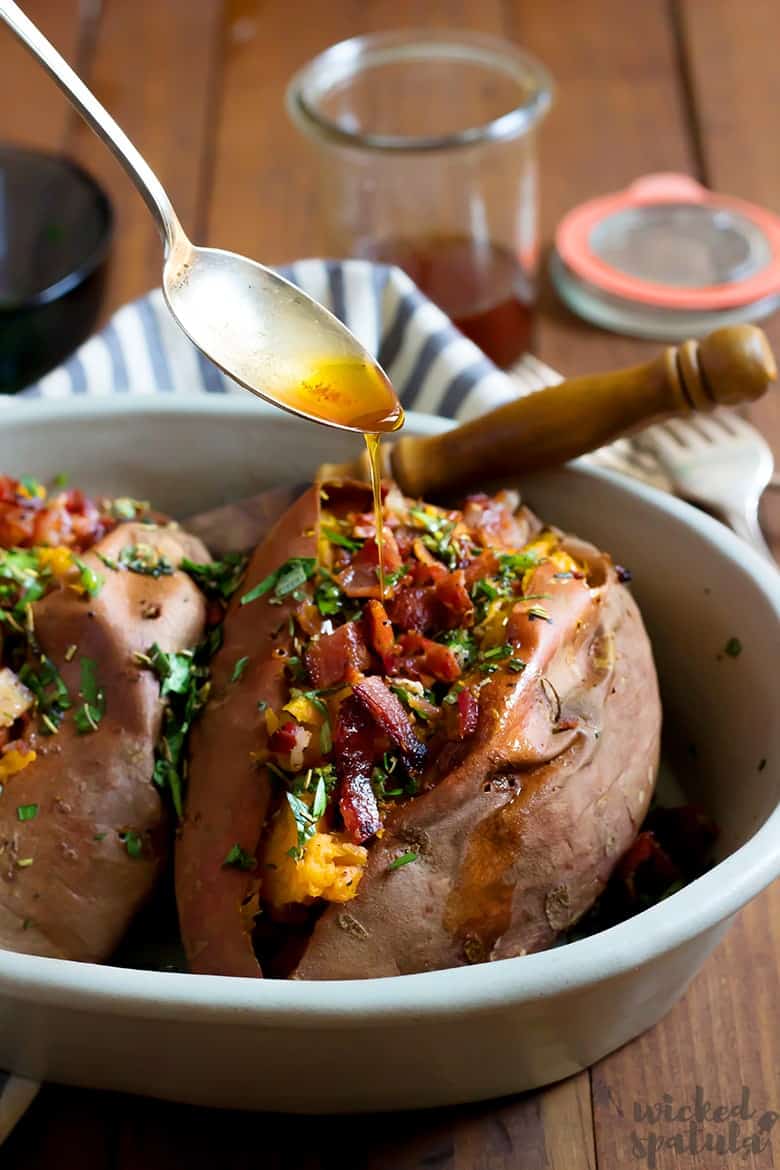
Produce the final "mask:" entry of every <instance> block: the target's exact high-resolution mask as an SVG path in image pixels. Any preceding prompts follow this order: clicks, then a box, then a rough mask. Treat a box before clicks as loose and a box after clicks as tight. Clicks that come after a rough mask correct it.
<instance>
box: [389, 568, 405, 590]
mask: <svg viewBox="0 0 780 1170" xmlns="http://www.w3.org/2000/svg"><path fill="white" fill-rule="evenodd" d="M409 571H410V566H409V565H400V566H399V567H398V568H397V569H393V571H392V572H391V573H385V587H386V588H387V589H394V588H395V587H396V585H398V583H399V582H400V581H403V579H404V577H405V576H406V575H407V573H408V572H409Z"/></svg>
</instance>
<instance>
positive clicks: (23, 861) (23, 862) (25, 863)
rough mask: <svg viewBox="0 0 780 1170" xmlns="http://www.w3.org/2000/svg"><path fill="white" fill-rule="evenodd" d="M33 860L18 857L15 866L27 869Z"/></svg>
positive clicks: (31, 858)
mask: <svg viewBox="0 0 780 1170" xmlns="http://www.w3.org/2000/svg"><path fill="white" fill-rule="evenodd" d="M34 860H35V858H34V857H20V858H19V859H18V860H17V862H16V864H17V866H18V868H19V869H27V868H28V867H29V866H31V865H32V863H33V861H34Z"/></svg>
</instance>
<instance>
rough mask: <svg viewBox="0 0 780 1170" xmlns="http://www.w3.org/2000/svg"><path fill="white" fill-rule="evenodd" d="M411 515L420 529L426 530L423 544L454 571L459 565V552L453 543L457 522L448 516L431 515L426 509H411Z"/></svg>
mask: <svg viewBox="0 0 780 1170" xmlns="http://www.w3.org/2000/svg"><path fill="white" fill-rule="evenodd" d="M409 515H410V516H411V517H412V519H413V520H414V521H415V523H416V524H417V526H418V528H422V529H424V530H425V535H424V536H423V537H422V542H423V544H424V545H425V547H426V548H427V549H428V550H429V552H432V553H433V554H434V556H436V557H438V558H439V559H440V560H442V561H444V563H445V565H447V567H448V568H450V569H454V568H456V566H457V563H458V550H457V548H456V546H455V544H454V542H453V539H452V534H453V533H454V531H455V521H454V520H448V519H447V517H446V516H439V515H431V513H430V512H427V511H426V510H425V508H420V507H418V508H410V509H409Z"/></svg>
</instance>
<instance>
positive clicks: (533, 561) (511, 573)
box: [498, 552, 539, 581]
mask: <svg viewBox="0 0 780 1170" xmlns="http://www.w3.org/2000/svg"><path fill="white" fill-rule="evenodd" d="M498 564H499V572H500V575H501V577H502V578H504V579H505V581H506V580H507V579H511V578H514V577H517V576H519V575H520V574H522V573H525V572H527V571H528V569H533V568H535V567H536V566H537V565H538V564H539V554H538V553H535V552H519V553H499V554H498Z"/></svg>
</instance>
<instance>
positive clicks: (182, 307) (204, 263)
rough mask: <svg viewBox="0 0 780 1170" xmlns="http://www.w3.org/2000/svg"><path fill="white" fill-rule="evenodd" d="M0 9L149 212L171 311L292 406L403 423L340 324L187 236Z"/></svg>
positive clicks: (262, 270) (71, 77)
mask: <svg viewBox="0 0 780 1170" xmlns="http://www.w3.org/2000/svg"><path fill="white" fill-rule="evenodd" d="M0 19H2V20H3V21H5V23H6V24H7V25H8V27H9V28H10V29H11V30H12V32H14V33H15V34H16V36H17V37H18V38H19V40H20V41H21V43H22V44H23V45H24V47H25V48H26V49H28V50H29V52H30V53H32V55H33V56H34V57H35V58H36V60H37V61H38V62H39V63H40V64H41V65H42V66H43V68H44V69H45V70H46V72H47V73H48V74H49V75H50V76H51V77H52V78H53V79H54V81H56V83H57V84H58V85H59V87H60V89H62V91H63V92H64V93H65V95H66V97H67V98H68V100H69V101H70V102H71V104H72V105H73V106H75V108H76V109H77V110H78V111H79V113H80V114H81V115H82V117H83V118H84V120H85V121H86V122H87V123H88V125H89V126H90V127H91V128H92V129H93V130H94V131H95V133H96V134H97V135H98V137H99V138H101V139H102V140H103V142H105V144H106V146H108V147H109V149H110V150H112V151H113V153H114V154H115V155H116V157H117V159H118V160H119V162H120V163H121V164H122V166H123V167H124V169H125V171H126V172H127V174H128V175H129V176H130V178H131V179H132V181H133V182H134V183H135V185H136V187H137V188H138V190H139V192H140V193H141V196H142V197H143V200H144V202H145V203H146V206H147V207H148V208H149V210H150V212H151V213H152V215H153V216H154V219H155V220H156V222H157V226H158V229H159V232H160V235H161V236H162V240H163V244H164V248H165V267H164V270H163V292H164V295H165V299H166V302H167V304H168V307H169V309H170V310H171V312H172V314H173V316H174V318H175V320H176V321H177V322H178V324H179V325H180V326H181V328H182V329H183V330H184V332H185V333H186V334H187V336H188V337H189V339H190V341H192V342H193V343H194V344H195V345H196V346H197V347H198V349H199V350H201V352H202V353H204V354H205V355H206V357H207V358H210V359H211V361H213V362H214V363H215V364H216V365H217V366H219V367H220V369H222V370H224V372H225V373H226V374H228V375H229V376H230V377H231V378H233V379H234V380H235V381H236V382H238V383H239V385H241V386H243V387H245V388H246V389H247V390H251V391H252V393H253V394H257V395H258V396H259V397H260V398H264V399H265V400H266V401H267V402H270V403H272V404H273V405H275V406H280V407H282V409H284V410H288V411H290V412H291V413H293V414H297V415H300V416H301V417H303V418H306V419H311V420H314V421H315V422H320V423H326V424H328V425H329V426H335V427H338V428H340V429H342V430H350V431H360V432H363V433H373V434H380V433H382V432H385V431H394V430H397V429H398V428H399V427H400V426H401V425H402V424H403V417H404V416H403V411H402V409H401V405H400V403H399V401H398V399H397V397H396V395H395V392H394V391H393V388H392V386H391V384H390V380H389V378H388V377H387V375H386V374H385V372H384V370H382V368H381V366H379V365H378V364H377V362H376V361H375V360H374V358H373V357H372V356H371V355H370V354H369V353H368V351H367V350H366V349H365V348H364V347H363V346H362V345H361V344H360V342H359V341H358V339H357V338H356V337H355V336H354V334H352V333H351V332H350V331H349V329H347V327H346V326H345V325H343V324H342V323H341V322H340V321H339V320H337V318H336V317H334V316H333V315H332V313H329V312H328V310H327V309H325V308H323V306H322V305H320V304H318V303H317V302H316V301H315V300H314V299H313V298H312V297H310V296H308V295H307V294H306V293H303V292H301V291H300V289H297V288H296V287H295V285H293V284H291V283H290V282H289V281H288V280H285V279H284V278H283V277H281V276H279V275H278V274H277V273H275V272H273V271H272V270H271V269H270V268H266V267H264V265H262V264H258V263H256V262H255V261H254V260H249V259H248V258H247V257H245V256H238V255H236V254H235V253H233V252H224V251H221V250H220V249H218V248H199V247H196V246H195V245H194V244H192V243H191V242H190V240H189V239H188V238H187V236H186V234H185V232H184V230H183V228H182V226H181V224H180V223H179V220H178V217H177V216H176V212H175V211H174V209H173V205H172V203H171V201H170V199H169V198H168V195H167V193H166V191H165V189H164V187H163V185H162V183H161V182H160V180H159V179H158V178H157V176H156V175H155V173H154V171H153V170H152V168H151V167H150V166H149V164H148V163H147V161H146V159H145V158H144V157H143V156H142V155H141V154H140V152H139V151H138V150H137V149H136V147H135V146H134V145H133V143H132V142H131V141H130V139H129V138H128V137H127V135H126V134H125V133H124V131H123V130H122V129H121V128H120V127H119V126H118V125H117V123H116V122H115V121H114V119H113V118H112V117H111V115H110V114H109V113H108V111H107V110H106V109H105V108H104V107H103V106H102V105H101V104H100V102H99V101H98V100H97V98H96V97H95V95H94V94H93V93H92V92H91V91H90V90H89V89H88V88H87V86H86V85H85V84H84V82H83V81H82V80H81V78H80V77H78V75H77V74H76V73H74V71H73V70H72V69H71V67H70V65H68V63H67V61H65V60H64V58H63V57H61V56H60V54H59V53H58V52H57V50H56V49H55V48H54V46H53V45H52V44H50V42H49V41H47V39H46V37H44V35H43V34H42V33H41V31H40V30H39V29H38V28H36V26H35V25H34V24H33V22H32V21H31V20H30V19H29V18H28V17H27V16H25V14H24V13H23V12H22V10H21V9H20V8H19V6H18V5H17V4H15V3H14V0H0Z"/></svg>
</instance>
